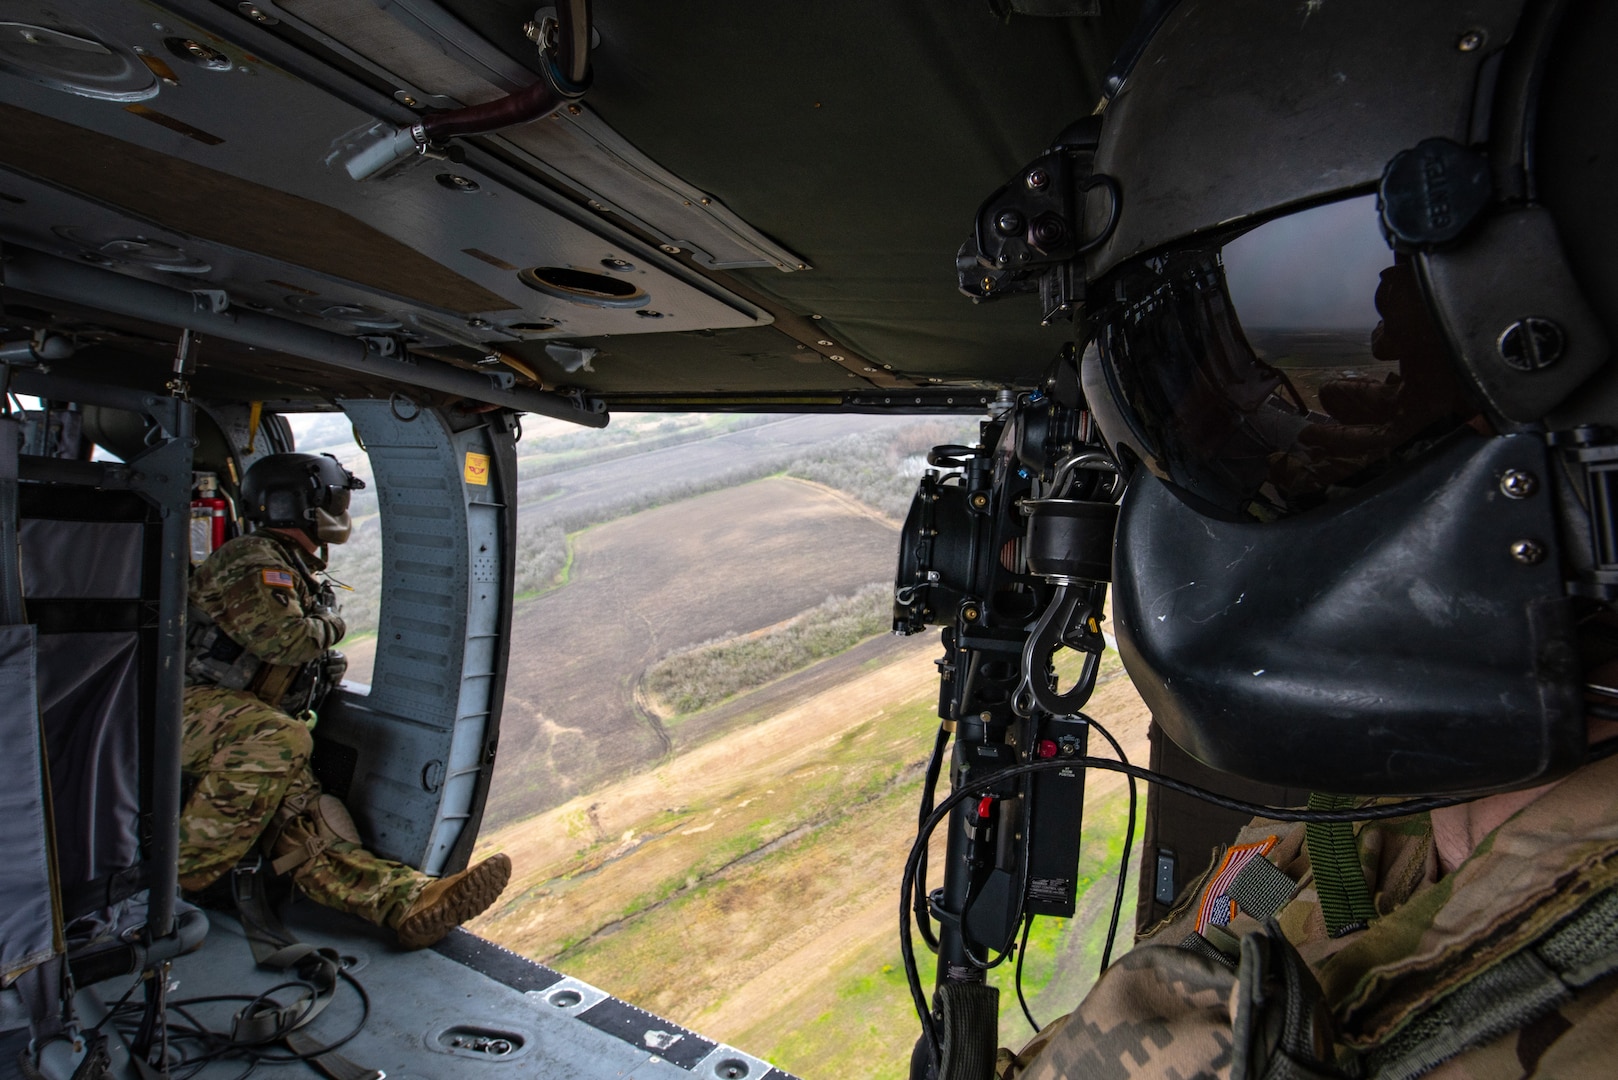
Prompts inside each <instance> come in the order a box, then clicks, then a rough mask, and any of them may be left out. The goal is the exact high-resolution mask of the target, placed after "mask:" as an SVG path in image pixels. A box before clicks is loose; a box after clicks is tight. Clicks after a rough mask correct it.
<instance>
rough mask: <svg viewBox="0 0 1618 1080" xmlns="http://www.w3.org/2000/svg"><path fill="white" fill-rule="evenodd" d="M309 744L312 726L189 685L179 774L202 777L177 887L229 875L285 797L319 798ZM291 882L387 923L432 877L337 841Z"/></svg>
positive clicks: (189, 809) (183, 829) (185, 830)
mask: <svg viewBox="0 0 1618 1080" xmlns="http://www.w3.org/2000/svg"><path fill="white" fill-rule="evenodd" d="M313 748H314V740H313V737H312V736H311V735H310V734H309V729H308V728H306V727H305V726H304V725H303V724H301V723H299V722H298V721H296V720H293V719H292V718H291V717H289V716H288V715H287V714H286V713H284V712H281V711H280V710H279V709H275V708H272V707H270V706H269V705H266V704H264V703H263V702H262V701H260V700H259V699H258V698H256V697H254V696H252V695H251V694H248V693H246V692H245V691H237V690H225V689H222V688H219V687H214V686H192V687H188V688H187V689H186V692H185V735H184V743H183V746H182V751H181V768H183V769H184V770H185V771H187V772H189V773H192V774H194V775H196V776H197V777H199V781H198V783H197V787H196V790H195V791H193V792H192V794H191V798H190V799H189V800H188V801H187V802H186V804H185V808H184V809H183V810H182V811H181V812H180V885H181V887H183V888H185V889H187V890H191V891H196V890H199V889H204V888H206V887H207V886H209V885H211V884H213V883H214V882H215V881H217V880H218V879H219V878H220V877H222V876H223V875H224V874H226V873H227V872H229V870H230V869H231V867H233V866H235V865H236V863H237V862H239V861H240V860H241V859H242V857H243V856H245V855H246V854H247V853H248V852H249V851H251V850H252V848H253V845H254V844H255V843H257V842H258V839H259V837H260V836H261V835H262V834H263V832H264V830H265V827H266V826H267V825H268V824H269V822H270V818H271V816H272V815H273V814H274V813H275V811H276V809H277V808H278V807H279V806H280V805H281V803H282V802H283V801H284V800H288V799H290V800H292V801H293V803H294V805H298V804H299V803H300V800H302V801H303V802H304V804H308V803H312V802H313V801H314V799H313V797H314V796H315V795H317V794H319V791H320V785H319V782H318V781H317V780H315V777H314V774H313V773H311V772H310V771H309V755H310V752H311V751H312V750H313ZM292 880H293V881H294V882H296V883H297V886H298V888H299V889H301V890H302V891H303V892H304V893H305V895H307V896H308V897H309V898H310V899H312V900H315V901H316V902H318V903H321V904H324V905H326V906H327V907H332V908H336V909H338V910H339V911H347V912H349V913H351V914H354V915H358V916H359V917H360V918H362V919H365V920H367V921H368V922H373V923H376V924H377V925H379V926H389V927H391V926H394V925H397V923H398V921H399V919H400V918H401V917H402V916H403V915H404V913H405V912H406V911H407V910H409V908H410V905H411V904H412V903H413V902H414V901H415V899H416V897H417V896H419V895H421V890H422V889H424V888H425V887H426V886H427V883H428V882H429V881H431V880H432V879H431V878H429V877H427V876H426V875H425V874H422V873H420V872H419V871H417V870H414V869H412V868H410V867H408V866H405V865H403V864H401V863H396V862H393V861H391V860H388V859H384V858H381V857H380V856H377V855H373V854H371V853H370V852H369V851H366V850H365V849H364V848H363V847H361V846H360V845H358V844H351V843H346V842H343V841H336V842H334V843H332V844H330V845H329V846H328V847H326V848H325V849H324V850H322V851H320V852H319V853H317V854H316V855H315V856H314V857H313V858H311V859H309V860H308V861H306V862H304V863H303V864H302V865H300V866H298V867H297V868H295V869H294V870H293V872H292Z"/></svg>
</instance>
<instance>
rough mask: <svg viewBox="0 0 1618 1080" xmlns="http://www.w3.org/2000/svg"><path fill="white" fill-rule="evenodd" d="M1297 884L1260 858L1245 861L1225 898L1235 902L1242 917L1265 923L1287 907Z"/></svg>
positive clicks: (1226, 891) (1227, 890) (1266, 860)
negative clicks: (1245, 915) (1250, 917)
mask: <svg viewBox="0 0 1618 1080" xmlns="http://www.w3.org/2000/svg"><path fill="white" fill-rule="evenodd" d="M1297 890H1298V883H1297V882H1295V881H1293V880H1292V879H1291V878H1289V877H1287V876H1286V875H1285V874H1283V873H1282V872H1281V871H1280V870H1279V869H1277V868H1276V865H1275V864H1274V863H1272V862H1271V861H1270V860H1268V859H1266V858H1264V857H1262V856H1260V857H1259V858H1256V859H1249V860H1247V865H1246V866H1244V867H1242V869H1241V872H1240V873H1238V874H1237V875H1236V878H1235V880H1233V881H1232V882H1231V883H1230V888H1228V889H1226V890H1225V895H1226V896H1228V897H1230V898H1231V899H1232V900H1234V901H1236V906H1237V907H1238V908H1240V909H1241V910H1242V912H1243V913H1244V914H1247V915H1250V916H1252V917H1253V918H1255V919H1257V920H1258V921H1259V922H1268V921H1269V919H1270V917H1271V916H1273V915H1274V914H1275V913H1276V912H1277V911H1280V910H1281V909H1282V908H1284V907H1286V905H1287V901H1288V900H1291V899H1292V894H1293V893H1295V892H1297Z"/></svg>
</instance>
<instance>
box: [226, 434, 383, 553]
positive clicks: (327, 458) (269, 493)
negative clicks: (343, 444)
mask: <svg viewBox="0 0 1618 1080" xmlns="http://www.w3.org/2000/svg"><path fill="white" fill-rule="evenodd" d="M364 487H365V481H363V480H361V479H360V478H359V477H357V476H355V475H354V474H353V473H351V472H349V471H348V470H347V469H345V468H343V466H342V465H341V464H339V463H338V461H337V459H336V458H335V457H333V456H332V455H330V454H271V455H269V456H268V457H263V458H260V459H259V460H257V461H255V462H254V463H253V464H252V465H251V466H250V467H249V468H248V470H247V475H245V476H243V477H242V490H241V494H242V516H244V517H245V518H247V520H248V521H252V522H255V523H257V524H258V525H260V526H263V527H266V528H272V529H298V530H301V531H302V532H304V533H306V534H307V535H308V536H309V537H310V538H311V539H313V540H314V541H316V542H317V543H322V544H341V543H344V542H346V541H347V540H348V536H349V533H350V532H351V531H352V530H353V523H352V521H351V520H350V519H349V516H348V500H349V493H350V492H352V491H358V490H360V489H362V488H364Z"/></svg>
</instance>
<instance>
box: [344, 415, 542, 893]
mask: <svg viewBox="0 0 1618 1080" xmlns="http://www.w3.org/2000/svg"><path fill="white" fill-rule="evenodd" d="M339 404H340V405H341V406H342V408H343V410H344V412H346V413H347V414H348V417H349V419H350V420H352V421H353V424H354V430H355V433H356V435H357V436H358V438H359V441H360V442H361V444H362V445H363V446H364V448H365V451H366V453H367V455H368V457H369V458H370V463H371V469H372V473H373V475H374V477H375V481H376V482H375V487H376V491H377V498H378V502H379V504H380V510H381V513H380V517H381V526H382V582H383V585H382V596H381V605H380V607H381V616H380V619H379V622H378V626H379V630H378V634H377V648H376V664H375V668H374V673H373V676H372V681H371V686H370V688H369V691H368V692H364V693H362V692H359V691H358V689H357V688H354V687H346V688H344V689H342V690H340V691H338V692H337V693H336V694H334V695H333V696H332V697H331V698H330V699H328V700H327V702H326V704H325V706H324V707H323V708H322V710H321V716H320V723H319V726H318V727H317V728H316V731H315V752H314V758H313V761H312V765H313V768H314V771H315V774H316V776H318V777H319V779H320V782H321V784H322V785H323V786H324V787H325V789H326V790H327V791H329V792H331V793H332V794H334V795H336V796H338V797H339V798H341V799H343V801H344V802H346V803H347V804H348V807H349V810H350V811H351V812H352V813H353V815H354V818H355V821H356V822H358V824H359V826H360V829H361V832H362V834H363V835H364V836H365V837H366V839H367V841H368V842H369V844H370V846H371V848H372V850H374V851H376V852H377V853H378V854H381V855H384V856H387V857H388V858H392V859H397V860H399V861H401V862H407V863H410V864H412V865H414V866H418V867H420V868H421V869H422V870H423V871H425V872H426V873H429V874H435V875H438V874H448V873H453V872H455V871H457V870H460V869H462V868H464V867H465V866H466V863H467V860H468V859H469V858H470V856H471V853H472V845H473V844H474V843H475V842H476V840H477V832H478V825H479V824H480V822H481V820H482V816H483V803H484V799H485V797H486V796H487V794H488V788H489V777H490V775H491V773H492V771H493V768H494V752H495V743H496V740H497V736H498V733H499V728H500V709H501V703H502V701H503V700H504V698H505V689H506V687H505V681H506V676H505V669H506V657H507V654H508V652H509V650H510V629H511V589H512V584H511V583H512V581H513V576H514V548H513V545H512V544H511V535H512V532H513V530H514V529H515V528H516V513H517V507H516V498H517V482H516V480H517V469H516V449H515V446H516V429H515V422H514V420H513V418H512V417H511V415H510V414H509V413H506V412H504V411H491V412H484V413H465V412H457V411H448V410H440V409H432V408H427V407H424V406H418V405H417V404H416V403H414V402H412V401H409V400H407V399H405V398H404V397H402V396H398V395H396V396H395V397H393V398H392V399H391V400H388V401H374V400H366V401H361V400H348V401H342V402H340V403H339Z"/></svg>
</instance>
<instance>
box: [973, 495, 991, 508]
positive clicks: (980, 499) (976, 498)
mask: <svg viewBox="0 0 1618 1080" xmlns="http://www.w3.org/2000/svg"><path fill="white" fill-rule="evenodd" d="M972 505H973V506H974V507H976V508H977V509H979V510H982V509H983V508H984V507H985V506H988V505H989V496H988V495H986V494H984V493H983V492H981V491H979V492H976V493H974V494H973V496H972Z"/></svg>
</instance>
